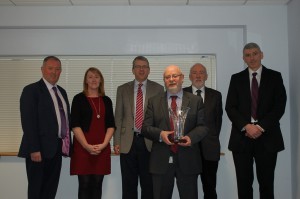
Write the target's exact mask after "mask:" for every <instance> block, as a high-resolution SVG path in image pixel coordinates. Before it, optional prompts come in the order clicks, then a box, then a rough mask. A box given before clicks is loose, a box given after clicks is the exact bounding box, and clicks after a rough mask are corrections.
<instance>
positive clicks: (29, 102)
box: [18, 79, 71, 158]
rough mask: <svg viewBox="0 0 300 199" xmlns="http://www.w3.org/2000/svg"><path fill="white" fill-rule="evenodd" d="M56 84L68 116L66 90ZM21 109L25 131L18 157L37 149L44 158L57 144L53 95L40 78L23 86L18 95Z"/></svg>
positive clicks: (55, 148) (53, 150)
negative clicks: (20, 93)
mask: <svg viewBox="0 0 300 199" xmlns="http://www.w3.org/2000/svg"><path fill="white" fill-rule="evenodd" d="M57 87H58V89H59V91H60V93H61V94H62V96H63V98H64V100H65V102H66V103H67V111H68V114H67V115H68V118H69V116H70V105H69V101H68V97H67V93H66V91H65V90H64V89H63V88H61V87H60V86H57ZM20 112H21V123H22V128H23V133H24V134H23V138H22V141H21V145H20V150H19V154H18V156H19V157H25V158H26V157H30V154H31V153H32V152H38V151H40V152H41V155H42V157H43V158H52V157H53V156H54V155H55V154H56V150H57V148H58V147H57V144H58V143H59V141H58V139H57V138H58V122H57V117H56V113H55V107H54V103H53V100H52V97H51V95H50V93H49V90H48V88H47V86H46V84H45V83H44V81H43V79H41V80H40V81H38V82H36V83H33V84H30V85H28V86H26V87H24V89H23V92H22V95H21V98H20ZM69 121H70V119H69ZM69 137H71V133H70V132H69ZM70 147H71V144H70Z"/></svg>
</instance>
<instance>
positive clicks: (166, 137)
mask: <svg viewBox="0 0 300 199" xmlns="http://www.w3.org/2000/svg"><path fill="white" fill-rule="evenodd" d="M173 133H174V131H161V132H160V137H161V139H162V141H163V142H164V143H166V144H167V145H173V144H174V143H172V142H171V141H170V140H169V135H171V134H173Z"/></svg>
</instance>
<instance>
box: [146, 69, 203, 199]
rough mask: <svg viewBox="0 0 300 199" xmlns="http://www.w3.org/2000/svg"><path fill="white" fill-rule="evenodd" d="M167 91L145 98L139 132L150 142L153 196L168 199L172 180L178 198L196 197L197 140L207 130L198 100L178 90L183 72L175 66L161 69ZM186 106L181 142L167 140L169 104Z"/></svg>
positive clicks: (197, 170)
mask: <svg viewBox="0 0 300 199" xmlns="http://www.w3.org/2000/svg"><path fill="white" fill-rule="evenodd" d="M163 78H164V83H165V88H166V89H167V91H166V92H165V93H164V94H161V95H157V96H155V97H153V98H151V99H149V102H148V107H147V111H146V115H145V119H144V122H143V128H142V133H143V134H144V135H145V137H147V138H149V139H151V140H152V141H153V145H152V151H151V156H150V168H149V169H150V172H151V173H152V179H153V193H154V199H171V198H172V192H173V187H174V179H175V177H176V179H177V187H178V191H179V195H180V198H182V199H197V198H198V188H197V178H198V175H199V174H200V172H201V156H200V155H199V154H200V148H199V146H198V142H199V141H200V140H202V139H203V138H204V137H205V136H206V134H207V132H208V129H207V127H206V126H204V112H203V111H204V109H203V108H204V107H203V103H202V100H201V99H200V98H199V97H197V96H195V95H193V94H191V93H188V92H184V91H183V90H182V83H183V79H184V75H183V74H182V72H181V70H180V68H179V67H178V66H174V65H171V66H168V67H167V68H166V69H165V71H164V75H163ZM173 106H176V107H178V108H181V107H189V108H190V111H189V112H188V115H187V117H186V121H185V126H184V136H183V137H182V140H183V142H181V143H178V144H174V143H172V142H171V141H170V140H171V139H169V136H172V134H173V133H174V131H172V127H171V120H170V116H169V112H168V108H169V107H173Z"/></svg>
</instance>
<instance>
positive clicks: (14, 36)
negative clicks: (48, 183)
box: [0, 6, 292, 199]
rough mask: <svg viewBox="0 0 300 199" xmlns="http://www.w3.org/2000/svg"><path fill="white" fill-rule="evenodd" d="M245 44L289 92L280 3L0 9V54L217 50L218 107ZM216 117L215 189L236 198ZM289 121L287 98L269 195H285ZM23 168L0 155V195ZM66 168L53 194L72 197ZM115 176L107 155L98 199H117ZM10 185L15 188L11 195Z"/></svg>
mask: <svg viewBox="0 0 300 199" xmlns="http://www.w3.org/2000/svg"><path fill="white" fill-rule="evenodd" d="M251 41H254V42H257V43H258V44H260V46H261V48H262V50H263V51H264V53H265V58H264V60H263V63H264V64H265V65H266V66H267V67H270V68H273V69H275V70H278V71H280V72H281V73H282V75H283V78H284V83H285V86H286V89H287V92H288V95H289V81H288V78H289V69H288V65H289V60H288V58H289V57H288V55H289V54H288V43H287V42H288V34H287V7H286V6H261V7H256V6H235V7H217V6H216V7H189V6H183V7H129V6H124V7H47V8H46V7H0V46H1V48H0V56H5V55H49V54H55V55H99V54H127V55H139V54H146V55H147V54H180V53H188V54H194V53H216V55H217V89H218V90H219V91H221V93H222V95H223V104H225V99H226V95H227V89H228V84H229V80H230V76H231V74H233V73H235V72H239V71H241V70H242V69H243V61H242V47H243V44H244V43H245V42H251ZM0 70H1V69H0ZM128 70H130V66H128ZM162 70H163V69H162ZM186 81H188V80H186ZM223 121H224V122H223V127H222V132H221V145H222V151H223V152H224V153H225V156H223V157H222V158H221V160H220V164H219V165H220V166H219V171H218V187H217V189H218V194H219V196H220V198H222V199H235V198H237V193H236V183H235V171H234V165H233V161H232V157H231V153H230V152H229V151H228V150H227V145H228V139H229V134H230V125H231V124H230V122H229V120H228V117H227V115H226V113H225V112H224V117H223ZM289 121H290V103H289V102H288V104H287V109H286V113H285V115H284V117H283V118H282V120H281V124H282V125H281V126H282V129H284V131H283V136H284V140H285V145H286V150H285V151H283V152H281V153H279V156H278V163H277V169H276V179H275V192H276V198H287V199H289V198H292V195H291V186H292V182H291V172H290V168H291V148H290V142H291V140H290V122H289ZM24 167H25V166H24V161H23V160H22V159H18V158H16V157H1V159H0V198H1V199H2V198H4V199H6V198H20V199H22V198H26V184H27V182H26V173H25V168H24ZM68 169H69V160H68V159H64V161H63V171H62V175H61V182H60V187H59V190H58V195H57V198H75V197H76V194H77V193H76V192H77V178H76V177H74V176H72V177H70V176H69V171H68ZM120 180H121V178H120V168H119V157H112V174H111V175H109V176H107V177H106V178H105V181H104V187H103V190H104V193H103V194H104V197H103V198H112V199H114V198H116V199H119V198H121V181H120ZM16 183H17V187H19V188H18V192H11V191H10V187H11V186H16V185H15V184H16ZM257 187H258V185H257V182H256V180H255V183H254V188H255V193H254V195H255V198H259V197H258V190H257ZM199 190H200V193H201V188H199ZM176 198H179V197H178V193H177V192H176V191H175V193H174V199H176Z"/></svg>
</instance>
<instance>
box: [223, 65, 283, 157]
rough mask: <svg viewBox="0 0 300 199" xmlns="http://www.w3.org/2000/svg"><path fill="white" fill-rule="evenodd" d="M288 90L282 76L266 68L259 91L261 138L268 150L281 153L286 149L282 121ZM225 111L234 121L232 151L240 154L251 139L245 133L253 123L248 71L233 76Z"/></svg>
mask: <svg viewBox="0 0 300 199" xmlns="http://www.w3.org/2000/svg"><path fill="white" fill-rule="evenodd" d="M285 105H286V91H285V87H284V85H283V80H282V77H281V74H280V73H279V72H277V71H274V70H271V69H268V68H266V67H264V66H263V68H262V73H261V80H260V85H259V91H258V105H257V106H258V107H257V118H258V125H260V126H261V127H262V128H263V129H264V130H265V132H264V133H263V134H262V136H261V137H260V139H262V142H263V143H264V148H265V150H267V151H269V152H278V151H281V150H284V143H283V138H282V134H281V130H280V124H279V120H280V118H281V117H282V115H283V114H284V111H285ZM225 109H226V112H227V115H228V117H229V119H230V120H231V122H232V130H231V135H230V140H229V146H228V148H229V150H232V151H235V152H238V151H244V150H246V149H247V146H248V144H249V143H250V142H251V139H250V138H248V137H246V136H245V132H244V131H242V129H243V128H244V126H245V125H246V124H249V123H250V122H251V91H250V79H249V71H248V68H247V69H245V70H244V71H242V72H240V73H237V74H234V75H232V77H231V81H230V85H229V90H228V95H227V100H226V107H225Z"/></svg>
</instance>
